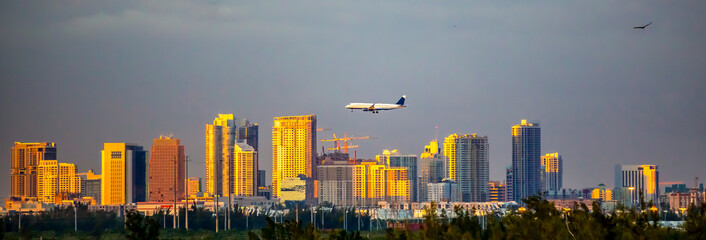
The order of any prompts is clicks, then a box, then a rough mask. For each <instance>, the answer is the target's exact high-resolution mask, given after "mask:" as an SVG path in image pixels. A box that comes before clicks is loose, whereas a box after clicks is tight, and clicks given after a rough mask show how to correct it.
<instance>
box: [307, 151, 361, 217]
mask: <svg viewBox="0 0 706 240" xmlns="http://www.w3.org/2000/svg"><path fill="white" fill-rule="evenodd" d="M353 168H354V165H352V164H349V163H348V161H347V160H346V161H335V160H324V161H323V162H322V164H321V165H319V166H318V170H319V171H318V173H317V176H318V177H319V203H330V204H332V205H334V206H353V205H355V204H356V203H355V198H353Z"/></svg>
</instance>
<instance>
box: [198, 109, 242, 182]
mask: <svg viewBox="0 0 706 240" xmlns="http://www.w3.org/2000/svg"><path fill="white" fill-rule="evenodd" d="M234 121H235V119H234V118H233V114H218V117H216V118H215V119H214V120H213V124H206V153H205V154H206V157H205V160H206V189H205V190H204V191H205V192H207V193H208V194H210V195H219V196H227V194H228V192H227V191H224V190H226V189H229V187H228V181H225V180H226V179H228V177H229V175H230V174H229V173H230V171H229V170H230V169H231V168H230V163H232V162H233V146H235V139H236V135H235V123H234Z"/></svg>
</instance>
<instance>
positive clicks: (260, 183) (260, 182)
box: [257, 170, 267, 188]
mask: <svg viewBox="0 0 706 240" xmlns="http://www.w3.org/2000/svg"><path fill="white" fill-rule="evenodd" d="M257 187H258V188H259V187H267V172H265V170H257Z"/></svg>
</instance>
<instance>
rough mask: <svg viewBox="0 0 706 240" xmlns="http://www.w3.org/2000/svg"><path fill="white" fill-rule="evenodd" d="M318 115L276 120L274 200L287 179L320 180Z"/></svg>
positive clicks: (274, 133) (277, 118) (278, 118)
mask: <svg viewBox="0 0 706 240" xmlns="http://www.w3.org/2000/svg"><path fill="white" fill-rule="evenodd" d="M316 165H317V163H316V115H304V116H288V117H276V118H275V119H274V126H273V127H272V197H279V196H280V188H281V183H282V181H283V180H284V179H285V178H295V177H299V175H304V176H306V177H307V178H313V179H316Z"/></svg>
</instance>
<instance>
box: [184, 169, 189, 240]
mask: <svg viewBox="0 0 706 240" xmlns="http://www.w3.org/2000/svg"><path fill="white" fill-rule="evenodd" d="M184 181H186V182H185V184H184V185H185V186H184V196H186V197H185V199H186V205H185V207H184V213H185V216H186V217H184V228H185V229H186V230H187V231H188V230H189V156H186V160H185V161H184Z"/></svg>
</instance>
